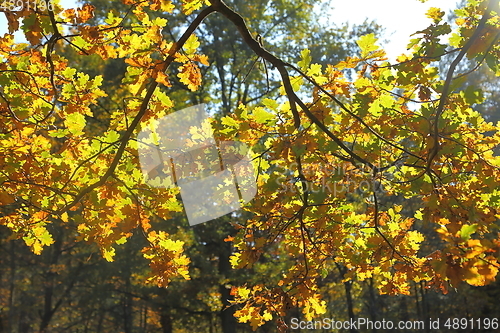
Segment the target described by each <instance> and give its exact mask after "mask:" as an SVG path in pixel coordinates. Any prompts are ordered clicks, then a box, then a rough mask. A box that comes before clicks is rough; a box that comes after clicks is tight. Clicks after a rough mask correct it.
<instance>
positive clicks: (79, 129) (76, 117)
mask: <svg viewBox="0 0 500 333" xmlns="http://www.w3.org/2000/svg"><path fill="white" fill-rule="evenodd" d="M85 123H86V122H85V116H84V115H83V114H81V113H76V112H75V113H71V114H69V115H67V116H66V119H64V125H66V127H67V129H68V130H69V132H70V133H71V134H73V135H81V134H83V128H84V127H85Z"/></svg>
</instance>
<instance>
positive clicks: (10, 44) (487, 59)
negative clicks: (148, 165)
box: [0, 0, 500, 333]
mask: <svg viewBox="0 0 500 333" xmlns="http://www.w3.org/2000/svg"><path fill="white" fill-rule="evenodd" d="M35 3H36V4H37V8H36V9H35V8H33V7H34V4H35ZM30 4H31V8H29V6H30ZM44 5H45V7H44ZM320 5H321V3H320V2H319V1H315V0H309V1H304V2H300V3H297V2H294V1H286V0H281V1H264V0H262V1H253V2H252V3H247V2H244V1H237V0H234V1H228V2H227V5H226V4H225V3H224V2H221V1H196V0H184V1H173V2H170V1H160V0H158V1H141V2H135V1H133V0H126V1H124V2H123V3H122V2H117V1H105V0H95V1H90V2H86V3H85V4H82V5H80V7H79V8H78V9H75V10H71V9H66V10H63V9H62V8H60V7H58V6H57V2H49V1H47V2H43V1H38V2H18V3H17V2H16V3H14V4H12V5H9V6H7V5H6V6H4V7H2V9H1V11H2V12H3V13H4V14H5V16H6V18H7V20H8V30H9V34H5V35H3V36H2V37H1V38H0V58H1V60H2V62H1V64H0V117H1V118H2V119H1V122H0V124H1V125H0V158H1V159H0V164H1V173H0V182H1V184H2V186H1V188H0V251H1V255H0V268H1V270H0V332H3V331H4V332H23V333H24V332H189V331H196V332H223V333H230V332H247V331H248V332H251V331H253V330H257V331H260V332H274V331H287V330H290V326H291V319H292V318H298V319H300V320H313V319H314V318H316V319H317V318H319V319H321V318H335V319H337V320H349V319H357V318H369V319H370V320H372V321H377V320H382V319H385V320H392V321H394V322H397V321H400V320H415V321H417V320H422V321H425V322H428V319H429V318H431V317H432V318H441V319H442V322H443V323H444V322H445V321H446V319H448V318H467V319H480V320H482V319H484V318H487V319H493V318H498V316H499V314H500V309H499V305H498V302H497V301H496V300H497V299H498V298H499V297H500V289H499V283H498V278H497V272H498V267H499V263H498V260H499V246H500V240H499V237H498V226H499V220H498V218H499V213H498V208H499V204H500V203H499V198H500V196H499V184H500V173H499V170H498V167H499V166H500V159H499V158H498V157H497V156H498V154H497V151H498V141H499V140H500V136H499V134H498V120H499V119H500V115H499V112H498V110H499V103H500V96H499V91H498V87H499V86H500V85H499V84H498V83H499V82H498V76H499V75H500V70H499V63H498V59H499V53H500V46H499V42H498V41H499V36H500V30H499V26H500V19H499V16H498V13H499V12H500V11H499V8H498V7H499V4H498V1H491V0H490V1H476V0H470V1H467V2H462V3H461V4H460V9H458V10H457V11H455V12H454V13H452V14H451V13H450V14H449V15H445V13H444V12H443V11H441V10H439V9H437V8H431V9H430V10H429V11H428V12H427V14H426V16H427V17H428V18H429V22H430V25H429V26H428V27H427V28H423V30H421V31H419V32H416V34H415V35H414V36H412V37H411V38H412V39H411V40H409V44H408V52H406V55H400V56H399V57H398V58H397V59H394V60H392V59H391V61H390V62H388V61H387V59H386V54H385V52H384V51H383V50H382V48H381V47H380V46H379V43H378V41H377V37H378V36H380V35H381V30H382V28H381V26H379V25H377V24H376V23H374V22H365V24H362V25H355V26H330V25H328V24H326V23H325V22H326V20H322V19H321V13H327V11H326V10H325V11H318V10H313V8H316V9H317V8H318V6H320ZM10 6H14V7H10ZM48 6H53V7H52V9H53V10H47V7H48ZM243 22H245V23H246V25H245V24H244V23H243ZM15 31H22V32H23V34H24V36H25V38H26V43H16V42H15V41H14V40H13V37H12V33H14V32H15ZM201 103H205V104H206V105H207V108H208V110H209V111H210V113H211V115H212V116H213V122H212V126H213V128H214V131H215V134H216V137H217V140H218V141H227V140H236V141H241V142H244V143H246V144H248V145H249V146H250V147H252V152H251V154H252V155H251V158H252V160H253V162H254V168H255V170H256V174H255V180H256V183H257V185H258V195H257V196H256V198H255V199H254V200H253V201H252V202H250V203H249V204H248V205H245V207H244V208H243V209H242V210H239V211H237V212H233V213H231V214H228V215H226V216H224V217H221V218H219V219H217V220H214V221H210V222H207V223H204V224H200V225H196V226H193V227H190V226H189V225H188V222H187V220H186V217H185V214H184V212H183V208H182V201H181V198H180V197H179V192H178V189H175V188H173V189H165V188H155V187H151V186H149V185H148V183H147V182H146V181H145V179H144V176H143V175H142V173H141V169H140V167H139V161H138V153H137V145H138V143H137V140H136V139H135V138H136V136H137V133H138V132H139V131H140V129H143V128H147V127H148V126H151V124H154V121H155V120H156V119H160V118H161V117H163V116H165V115H166V114H168V113H170V112H173V111H177V110H180V109H182V108H185V107H188V106H191V105H196V104H201ZM327 185H328V186H327ZM332 189H333V190H332ZM483 323H484V322H483ZM460 325H463V323H461V324H460ZM466 325H470V324H469V322H467V323H466ZM450 328H453V327H450ZM467 330H468V331H478V332H479V331H494V329H493V328H491V327H490V328H485V327H482V328H478V327H476V328H474V329H471V327H470V326H469V327H467ZM303 331H307V330H303ZM346 331H351V332H355V331H356V329H350V330H346ZM359 331H365V330H359ZM370 331H373V332H375V331H377V330H376V329H372V330H370ZM379 331H380V330H379ZM424 331H429V332H430V331H431V329H430V328H429V327H427V328H425V329H424Z"/></svg>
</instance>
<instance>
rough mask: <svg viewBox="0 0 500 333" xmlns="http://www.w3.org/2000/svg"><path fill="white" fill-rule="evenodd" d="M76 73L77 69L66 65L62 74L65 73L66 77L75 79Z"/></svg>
mask: <svg viewBox="0 0 500 333" xmlns="http://www.w3.org/2000/svg"><path fill="white" fill-rule="evenodd" d="M75 74H76V69H74V68H71V67H66V68H65V69H64V71H63V72H62V75H63V76H64V77H65V78H66V79H68V80H71V79H73V77H74V76H75Z"/></svg>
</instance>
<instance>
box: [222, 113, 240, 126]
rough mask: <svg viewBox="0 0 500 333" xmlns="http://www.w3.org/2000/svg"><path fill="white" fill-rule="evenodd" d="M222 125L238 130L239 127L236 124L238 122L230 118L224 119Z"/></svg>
mask: <svg viewBox="0 0 500 333" xmlns="http://www.w3.org/2000/svg"><path fill="white" fill-rule="evenodd" d="M221 123H222V124H223V125H226V126H229V127H233V128H237V127H238V126H239V125H238V122H236V120H234V119H233V118H231V117H228V116H225V117H223V118H222V119H221Z"/></svg>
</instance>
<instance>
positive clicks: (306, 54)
mask: <svg viewBox="0 0 500 333" xmlns="http://www.w3.org/2000/svg"><path fill="white" fill-rule="evenodd" d="M300 56H301V58H302V60H301V61H299V62H298V63H297V65H298V66H299V67H300V69H301V70H303V71H306V70H307V67H309V64H310V63H311V60H312V58H311V51H310V50H309V49H304V50H302V52H300Z"/></svg>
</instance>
